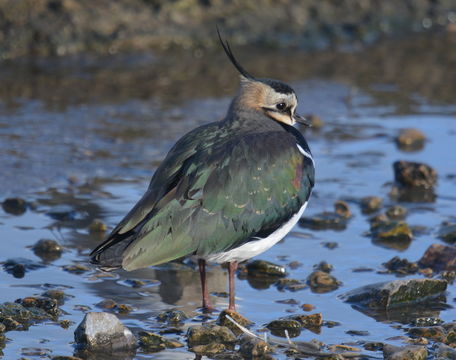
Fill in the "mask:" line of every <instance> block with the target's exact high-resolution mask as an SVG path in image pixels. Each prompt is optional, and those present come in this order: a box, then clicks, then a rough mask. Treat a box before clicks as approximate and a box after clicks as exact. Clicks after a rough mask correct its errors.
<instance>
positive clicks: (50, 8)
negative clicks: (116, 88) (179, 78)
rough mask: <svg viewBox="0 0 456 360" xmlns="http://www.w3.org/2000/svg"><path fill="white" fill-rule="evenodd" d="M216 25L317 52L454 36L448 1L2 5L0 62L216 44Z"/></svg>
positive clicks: (37, 0)
mask: <svg viewBox="0 0 456 360" xmlns="http://www.w3.org/2000/svg"><path fill="white" fill-rule="evenodd" d="M216 24H218V25H219V26H220V27H221V28H222V29H223V32H224V33H225V34H226V35H227V36H229V38H230V40H231V42H232V43H233V44H268V45H275V46H278V47H297V48H306V49H321V48H327V47H330V46H334V45H336V46H337V45H346V44H348V43H351V44H366V43H367V44H369V43H373V42H375V41H377V40H378V39H380V38H384V37H391V36H402V35H404V34H407V33H412V32H420V31H429V30H435V29H447V30H449V31H454V28H455V26H456V7H455V6H454V2H452V1H450V0H440V1H430V0H428V1H425V0H423V1H408V2H398V1H395V0H384V1H375V0H350V1H330V0H324V1H319V0H312V1H305V2H297V1H291V0H286V1H281V2H280V3H275V2H270V1H267V0H261V1H250V0H249V1H235V2H220V1H208V0H179V1H163V0H147V1H146V0H118V1H115V2H113V1H96V2H93V1H89V0H78V1H76V0H34V1H14V0H9V1H1V2H0V39H1V41H0V59H3V60H5V59H14V58H19V57H30V56H64V55H74V54H81V53H96V54H115V53H119V52H120V53H122V52H132V51H148V50H151V49H153V50H157V49H166V48H169V47H176V46H177V47H200V48H208V47H212V46H214V45H215V44H216V43H217V41H216V36H215V34H214V33H215V31H214V29H215V25H216Z"/></svg>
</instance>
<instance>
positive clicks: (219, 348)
mask: <svg viewBox="0 0 456 360" xmlns="http://www.w3.org/2000/svg"><path fill="white" fill-rule="evenodd" d="M225 350H226V346H225V344H219V343H215V342H212V343H210V344H207V345H195V346H192V347H191V348H190V351H193V352H194V353H196V354H199V355H206V356H211V355H215V354H220V353H222V352H224V351H225Z"/></svg>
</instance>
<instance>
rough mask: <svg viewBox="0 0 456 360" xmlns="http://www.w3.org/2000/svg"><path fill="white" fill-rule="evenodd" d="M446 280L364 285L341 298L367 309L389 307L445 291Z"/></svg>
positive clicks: (414, 280) (431, 296)
mask: <svg viewBox="0 0 456 360" xmlns="http://www.w3.org/2000/svg"><path fill="white" fill-rule="evenodd" d="M446 288H447V282H446V281H444V280H437V279H405V280H395V281H390V282H383V283H376V284H371V285H366V286H363V287H360V288H358V289H354V290H352V291H349V292H348V293H346V294H344V295H342V296H341V298H342V299H343V300H344V301H346V302H349V303H355V304H357V305H359V306H361V307H365V308H368V309H390V308H392V307H396V306H404V305H410V304H416V303H418V302H423V301H426V300H429V299H430V298H433V297H435V296H437V295H440V294H442V293H444V292H445V290H446Z"/></svg>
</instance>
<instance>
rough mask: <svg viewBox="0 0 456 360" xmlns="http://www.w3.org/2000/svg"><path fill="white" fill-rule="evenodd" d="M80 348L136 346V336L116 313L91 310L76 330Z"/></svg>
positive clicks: (105, 349) (75, 337) (112, 348)
mask: <svg viewBox="0 0 456 360" xmlns="http://www.w3.org/2000/svg"><path fill="white" fill-rule="evenodd" d="M74 339H75V341H76V344H77V346H78V347H79V348H84V349H87V350H98V351H118V350H130V349H135V348H136V346H137V345H136V338H135V336H134V335H133V334H132V332H131V331H130V330H129V329H128V328H127V327H125V326H124V325H123V324H122V323H121V322H120V320H119V319H118V318H117V317H116V316H115V315H114V314H109V313H106V312H89V313H87V314H86V316H85V317H84V320H82V322H81V323H80V324H79V326H78V327H77V329H76V330H75V332H74Z"/></svg>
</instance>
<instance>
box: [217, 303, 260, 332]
mask: <svg viewBox="0 0 456 360" xmlns="http://www.w3.org/2000/svg"><path fill="white" fill-rule="evenodd" d="M226 315H228V316H229V317H231V318H232V319H233V320H234V321H236V322H237V323H238V324H239V325H241V326H244V327H248V326H250V325H252V324H253V322H252V321H250V320H249V319H247V318H245V317H244V316H242V315H241V314H239V313H238V312H236V311H234V310H228V309H227V310H223V311H222V312H221V313H220V315H219V317H218V319H217V324H219V325H220V326H225V327H227V328H228V329H230V330H231V331H232V332H233V333H234V334H235V335H240V334H241V333H242V330H241V329H239V327H237V326H236V325H235V324H233V323H232V322H231V321H230V320H228V319H227V318H226Z"/></svg>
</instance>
